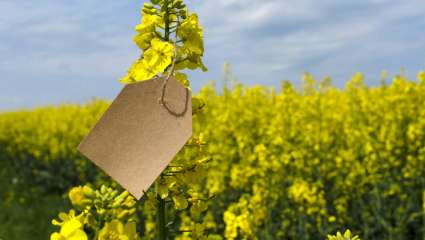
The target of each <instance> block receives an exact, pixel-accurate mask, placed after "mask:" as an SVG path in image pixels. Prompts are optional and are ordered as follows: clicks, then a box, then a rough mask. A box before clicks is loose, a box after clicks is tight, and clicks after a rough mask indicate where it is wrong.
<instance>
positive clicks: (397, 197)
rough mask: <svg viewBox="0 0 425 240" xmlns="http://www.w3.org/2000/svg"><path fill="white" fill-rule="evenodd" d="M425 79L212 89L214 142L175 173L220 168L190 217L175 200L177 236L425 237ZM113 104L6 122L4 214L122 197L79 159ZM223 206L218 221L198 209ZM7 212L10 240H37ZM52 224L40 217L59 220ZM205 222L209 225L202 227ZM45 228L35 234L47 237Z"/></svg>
mask: <svg viewBox="0 0 425 240" xmlns="http://www.w3.org/2000/svg"><path fill="white" fill-rule="evenodd" d="M424 76H425V74H423V73H421V74H419V81H418V82H413V81H409V80H408V79H406V78H405V77H404V76H396V77H395V78H394V79H393V82H392V83H390V84H385V85H382V86H379V87H367V86H366V85H365V84H364V83H363V82H362V75H361V74H356V75H355V76H354V77H353V79H352V80H351V81H350V82H348V83H347V85H346V87H345V88H344V89H337V88H334V87H332V86H331V85H330V84H329V79H325V80H324V81H315V80H314V78H313V77H312V76H310V75H305V78H304V79H305V85H304V86H303V88H302V89H301V90H297V89H296V88H295V87H294V86H292V85H291V84H289V83H284V84H282V88H281V89H280V90H279V91H277V90H273V89H268V88H264V87H250V88H247V87H243V86H241V85H235V86H234V87H233V88H232V89H228V88H225V89H223V91H222V92H221V93H217V92H216V91H215V90H214V89H213V88H211V87H206V88H204V89H202V90H201V92H200V93H199V95H198V97H200V98H202V99H204V100H205V103H206V105H205V106H206V107H204V111H202V112H200V113H198V114H197V115H196V116H195V117H194V131H195V136H196V138H194V139H195V141H199V142H200V143H202V142H204V141H203V140H202V139H204V138H205V139H208V143H207V144H197V145H196V146H195V147H194V148H192V147H190V145H191V144H190V143H189V144H188V146H186V147H185V148H184V150H182V151H181V152H180V153H179V155H178V156H177V158H176V160H175V161H174V162H173V163H172V165H179V164H178V162H179V161H182V160H184V159H194V161H198V160H200V159H199V158H197V157H198V156H199V152H197V151H203V152H208V155H207V157H208V158H207V159H209V158H211V159H212V160H211V161H209V160H208V162H209V163H208V164H209V165H211V166H210V168H209V169H208V171H206V170H205V171H204V173H203V174H201V175H195V176H191V174H187V175H186V177H187V180H186V181H187V183H188V186H191V187H192V188H194V189H195V190H196V192H197V194H196V196H195V195H193V196H192V195H187V196H185V199H186V200H187V208H186V209H185V210H180V209H183V208H184V207H185V206H186V203H185V201H184V200H181V199H179V198H178V197H176V198H174V199H173V198H171V199H168V200H167V201H171V202H169V203H167V204H173V202H174V203H175V204H176V205H178V206H179V207H177V208H175V209H174V207H172V205H169V207H170V211H171V212H170V216H175V219H173V222H174V225H173V226H172V229H174V230H176V238H177V239H190V237H191V236H192V235H187V236H184V235H186V234H182V233H179V232H178V231H179V230H180V231H181V230H184V231H190V232H191V234H195V235H196V234H197V233H198V232H203V233H207V234H210V236H212V234H217V235H221V236H223V237H225V238H227V239H299V240H303V239H326V237H327V235H328V234H329V233H334V232H337V231H338V230H340V229H346V228H349V229H351V230H352V231H353V232H354V233H355V234H356V235H359V236H360V237H361V238H362V239H394V240H403V239H406V240H407V239H409V240H421V239H423V236H424V234H425V232H424V231H425V216H424V212H425V211H424V196H425V195H424V192H425V179H424V177H423V176H425V77H424ZM194 102H197V101H194ZM107 105H108V104H107V103H106V102H101V101H98V102H92V103H89V104H86V105H82V106H80V105H63V106H60V107H47V108H39V109H36V110H33V111H22V112H11V113H4V114H1V115H0V166H1V167H0V174H1V176H0V179H1V181H0V185H1V188H0V194H1V197H2V205H3V206H6V205H9V206H11V205H16V204H17V202H18V201H19V199H26V200H25V201H29V200H31V201H40V200H41V199H45V198H48V197H54V196H59V195H62V194H63V193H66V192H68V191H69V189H70V188H71V187H72V186H77V185H83V184H84V183H85V182H91V183H93V185H94V186H93V189H95V188H98V187H99V186H101V185H102V184H108V185H112V186H114V189H116V188H118V187H117V186H116V185H114V183H113V182H111V181H110V180H109V179H108V178H107V177H105V175H104V174H102V173H100V170H99V169H97V168H96V167H94V166H93V165H92V164H90V163H89V162H88V161H87V160H86V159H84V158H83V157H82V156H80V155H79V154H78V153H77V152H76V147H77V145H78V143H79V141H80V140H81V139H82V137H83V136H84V135H85V134H86V133H87V132H88V130H89V128H90V127H91V126H92V125H93V124H94V122H95V121H96V120H97V118H98V117H99V116H100V114H101V112H102V111H104V109H105V108H106V107H107ZM203 105H204V104H203V103H198V102H197V105H196V106H195V107H197V106H203ZM201 133H202V134H201ZM196 139H198V140H196ZM199 139H200V140H199ZM200 146H202V148H199V147H200ZM205 161H207V160H205ZM5 169H7V170H5ZM170 169H171V168H169V170H170ZM173 170H176V169H173ZM180 174H185V173H183V172H181V173H180ZM193 179H195V180H196V181H192V180H193ZM161 181H162V180H161ZM194 182H197V183H198V184H194ZM158 183H159V184H160V186H158V187H160V189H161V191H160V192H161V193H162V195H163V196H164V197H165V196H167V191H173V186H172V184H171V183H170V182H169V181H164V182H158ZM164 184H165V185H166V186H167V188H165V187H164V186H163V185H164ZM189 192H190V191H189ZM212 196H214V197H213V198H211V199H210V200H209V201H207V202H206V203H207V205H208V210H206V211H204V209H205V206H202V204H200V202H197V201H195V200H197V199H209V198H210V197H212ZM167 197H169V196H167ZM149 199H150V198H149V197H145V198H144V199H143V201H142V202H141V204H140V205H138V210H137V216H138V218H139V221H140V223H139V224H138V231H139V232H140V233H141V237H142V239H152V238H153V237H154V236H155V216H156V211H155V209H154V208H155V204H151V201H150V200H149ZM77 202H78V201H77ZM199 204H200V205H199ZM28 206H29V205H27V208H28ZM180 206H181V207H180ZM5 208H6V207H5ZM64 209H65V208H64ZM173 209H174V210H173ZM3 213H4V211H1V212H0V219H2V220H1V221H2V222H1V223H0V225H1V227H2V228H1V231H0V234H4V235H0V237H2V238H5V239H14V238H16V239H26V237H15V236H18V235H17V234H19V233H16V232H15V233H11V232H10V231H9V230H7V231H4V230H3V226H12V225H15V226H14V227H15V230H16V229H17V226H18V225H20V224H26V222H24V221H23V220H22V219H24V217H23V216H21V217H20V219H21V221H19V220H18V219H17V217H12V216H7V217H6V218H4V217H3V216H1V215H2V214H3ZM11 213H12V212H11V211H7V214H11ZM50 214H51V211H50V213H47V212H46V214H45V216H44V217H43V218H42V217H41V216H39V217H40V219H45V221H48V219H53V218H55V217H56V215H50ZM198 215H200V217H201V219H200V222H199V223H198V224H193V219H194V218H196V217H198ZM12 218H14V220H13V221H15V222H13V223H14V224H11V223H10V221H11V220H12ZM8 221H9V223H8V224H7V222H8ZM36 222H37V221H34V222H33V224H32V225H31V224H26V225H25V227H26V228H33V230H32V231H34V232H36V231H38V229H37V228H36V227H37V223H36ZM11 231H13V230H11ZM28 231H29V230H28ZM50 233H51V232H50ZM11 234H15V235H11ZM46 235H47V234H46ZM217 235H215V236H217Z"/></svg>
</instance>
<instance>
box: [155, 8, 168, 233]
mask: <svg viewBox="0 0 425 240" xmlns="http://www.w3.org/2000/svg"><path fill="white" fill-rule="evenodd" d="M164 4H165V6H166V7H165V14H164V18H165V19H164V40H165V41H169V40H170V9H169V8H168V5H169V0H165V1H164ZM161 177H162V176H161ZM155 184H156V185H155V187H156V193H157V194H156V196H157V199H158V216H157V227H158V239H159V240H166V239H167V235H168V229H167V219H166V217H167V216H166V214H167V205H166V200H165V199H162V198H161V196H160V195H159V194H158V181H157V182H156V183H155Z"/></svg>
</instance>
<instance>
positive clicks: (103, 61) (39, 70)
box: [0, 0, 425, 111]
mask: <svg viewBox="0 0 425 240" xmlns="http://www.w3.org/2000/svg"><path fill="white" fill-rule="evenodd" d="M143 2H144V1H140V0H138V1H136V0H119V1H117V0H67V1H65V0H62V1H61V0H37V1H28V0H0V13H1V14H0V111H8V110H14V109H21V108H31V107H34V106H39V105H56V104H60V103H69V102H72V103H74V102H77V103H83V102H87V101H89V100H90V99H93V98H106V99H112V98H114V97H115V96H116V95H117V93H118V92H119V91H120V89H121V88H122V85H121V84H119V83H118V82H117V80H118V79H119V78H121V77H122V76H123V75H125V73H126V71H127V69H128V67H129V66H130V64H131V63H132V62H133V61H134V60H135V59H136V58H137V57H138V55H139V54H140V51H139V50H138V48H137V47H136V46H135V44H134V43H133V36H134V35H135V31H134V26H135V25H136V24H138V23H139V22H140V21H141V19H140V8H141V6H142V5H143ZM185 2H187V3H188V6H189V10H190V11H193V12H197V13H198V15H199V18H200V22H201V24H202V25H203V27H204V37H205V56H204V62H205V64H206V66H207V67H208V68H209V71H208V72H207V73H203V72H199V71H195V72H191V73H190V74H189V76H190V80H191V82H192V88H193V90H194V91H198V90H199V89H200V88H201V87H202V86H204V85H205V84H207V83H208V82H209V81H211V80H214V81H216V83H217V85H218V86H220V83H221V82H222V81H223V66H224V64H225V63H226V62H228V63H230V64H231V69H232V74H233V75H234V76H235V77H236V78H237V79H238V81H239V82H241V83H244V84H246V85H266V86H276V87H278V86H279V85H280V83H281V81H282V80H291V81H292V82H293V83H295V84H299V82H300V77H301V75H302V73H303V72H309V73H311V74H313V75H315V76H316V77H317V78H319V79H320V78H322V77H324V76H331V77H332V78H333V83H334V84H335V85H336V86H338V87H343V86H344V84H345V82H346V81H347V80H348V79H349V78H350V76H352V75H353V74H354V73H355V72H358V71H361V72H363V73H364V74H365V76H366V82H367V84H369V85H376V84H378V82H379V78H380V75H381V72H382V70H386V71H388V73H389V75H394V74H397V73H399V72H400V69H402V68H404V71H405V72H406V74H407V75H408V76H409V77H411V78H414V77H415V75H416V73H417V72H418V71H419V70H423V69H425V31H424V29H425V1H423V0H355V1H348V0H333V1H330V0H320V1H317V0H187V1H185Z"/></svg>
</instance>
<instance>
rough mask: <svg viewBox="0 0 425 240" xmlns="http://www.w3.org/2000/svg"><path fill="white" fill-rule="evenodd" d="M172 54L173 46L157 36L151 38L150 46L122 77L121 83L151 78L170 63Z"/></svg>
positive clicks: (161, 71)
mask: <svg viewBox="0 0 425 240" xmlns="http://www.w3.org/2000/svg"><path fill="white" fill-rule="evenodd" d="M173 56H174V46H173V45H172V44H171V43H169V42H163V41H161V40H160V39H158V38H154V39H152V41H151V43H150V48H149V49H148V50H146V52H145V53H144V55H143V59H142V60H140V59H139V60H137V61H136V62H135V63H134V64H133V65H132V66H131V67H130V69H129V70H128V74H127V75H126V76H125V77H123V78H122V79H121V80H120V82H121V83H134V82H139V81H145V80H149V79H151V78H153V77H154V76H156V75H158V74H159V73H163V72H164V70H165V69H166V68H167V67H168V66H169V65H170V64H171V62H172V58H173Z"/></svg>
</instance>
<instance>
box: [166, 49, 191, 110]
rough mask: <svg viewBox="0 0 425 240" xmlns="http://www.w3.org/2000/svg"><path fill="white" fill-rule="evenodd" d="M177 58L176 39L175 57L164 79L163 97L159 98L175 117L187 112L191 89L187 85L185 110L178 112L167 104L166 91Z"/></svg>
mask: <svg viewBox="0 0 425 240" xmlns="http://www.w3.org/2000/svg"><path fill="white" fill-rule="evenodd" d="M176 59H177V44H176V41H174V58H173V63H172V65H171V69H170V72H169V73H168V76H167V77H166V78H165V79H164V82H163V84H162V91H161V97H160V99H159V104H161V105H162V106H163V107H164V108H165V109H166V110H167V111H168V113H170V114H171V115H173V116H175V117H183V116H184V115H185V114H186V112H187V108H188V103H189V89H187V88H186V87H185V90H186V99H185V104H184V109H183V111H181V112H176V111H174V110H172V109H171V108H170V107H169V106H168V105H167V102H166V101H165V92H166V90H167V84H168V81H169V80H170V78H171V76H172V75H174V71H175V69H176Z"/></svg>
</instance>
